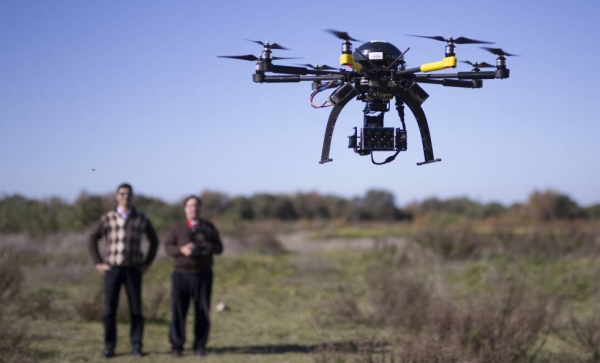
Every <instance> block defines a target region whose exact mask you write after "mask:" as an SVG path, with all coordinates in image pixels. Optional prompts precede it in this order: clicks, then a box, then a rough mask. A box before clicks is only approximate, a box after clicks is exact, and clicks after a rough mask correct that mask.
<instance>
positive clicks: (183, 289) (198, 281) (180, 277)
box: [169, 271, 213, 350]
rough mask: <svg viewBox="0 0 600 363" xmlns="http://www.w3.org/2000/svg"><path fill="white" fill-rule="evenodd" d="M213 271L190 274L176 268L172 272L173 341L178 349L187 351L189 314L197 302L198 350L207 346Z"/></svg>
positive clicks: (196, 339) (195, 326)
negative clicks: (184, 347) (186, 331)
mask: <svg viewBox="0 0 600 363" xmlns="http://www.w3.org/2000/svg"><path fill="white" fill-rule="evenodd" d="M212 283H213V274H212V271H206V272H204V273H201V274H188V273H183V272H177V271H174V272H173V274H172V275H171V325H170V328H169V341H170V342H171V347H172V348H173V349H175V350H183V346H184V344H185V317H186V315H187V312H188V308H189V306H190V300H191V301H192V303H193V304H194V312H195V316H196V319H195V321H194V345H193V347H194V349H198V348H203V347H204V346H206V343H207V342H208V332H209V330H210V317H209V313H210V295H211V292H212Z"/></svg>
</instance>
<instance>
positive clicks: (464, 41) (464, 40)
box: [408, 34, 494, 44]
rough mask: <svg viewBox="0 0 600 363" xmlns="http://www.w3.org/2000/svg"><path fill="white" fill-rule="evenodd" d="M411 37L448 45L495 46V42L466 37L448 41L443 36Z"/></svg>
mask: <svg viewBox="0 0 600 363" xmlns="http://www.w3.org/2000/svg"><path fill="white" fill-rule="evenodd" d="M408 35H409V36H411V37H419V38H427V39H433V40H439V41H441V42H446V43H454V44H494V42H486V41H483V40H475V39H470V38H465V37H458V38H456V39H454V38H452V36H450V38H448V39H446V38H444V37H442V36H439V35H438V36H427V35H412V34H408Z"/></svg>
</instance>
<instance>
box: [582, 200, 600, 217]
mask: <svg viewBox="0 0 600 363" xmlns="http://www.w3.org/2000/svg"><path fill="white" fill-rule="evenodd" d="M585 214H586V215H587V217H588V218H590V219H600V204H594V205H592V206H589V207H587V208H585Z"/></svg>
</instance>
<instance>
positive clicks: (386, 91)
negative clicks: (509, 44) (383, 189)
mask: <svg viewBox="0 0 600 363" xmlns="http://www.w3.org/2000/svg"><path fill="white" fill-rule="evenodd" d="M327 31H328V32H330V33H331V34H333V35H335V36H336V37H338V38H339V39H341V40H343V42H342V54H341V55H340V65H341V66H344V67H346V68H339V69H335V68H333V67H330V66H326V65H321V66H319V65H311V64H304V66H305V67H296V66H281V65H275V64H273V61H274V60H279V59H293V58H281V57H273V56H272V50H274V49H282V50H284V49H287V48H284V47H282V46H281V45H279V44H277V43H273V44H269V42H264V43H263V42H261V41H254V40H251V41H252V42H254V43H258V44H261V45H262V46H263V51H262V53H261V54H260V56H258V57H256V56H254V55H243V56H220V57H223V58H233V59H241V60H248V61H256V66H255V71H254V74H253V75H252V80H253V81H254V82H256V83H287V82H301V81H311V82H312V91H313V92H312V94H311V97H310V100H311V104H312V106H313V107H315V108H322V107H332V110H331V113H330V115H329V119H328V122H327V126H326V129H325V137H324V140H323V149H322V153H321V160H320V161H319V162H320V163H321V164H324V163H327V162H329V161H332V159H331V158H330V157H329V152H330V146H331V139H332V137H333V130H334V127H335V123H336V121H337V118H338V117H339V115H340V113H341V111H342V109H343V108H344V106H345V105H346V104H347V103H348V102H349V101H351V100H352V99H356V100H358V101H361V102H363V103H364V104H365V107H364V110H363V113H364V122H363V127H362V128H361V129H360V133H359V131H358V128H357V127H354V134H353V135H351V136H349V137H348V139H349V143H348V148H351V149H353V150H354V151H355V152H356V153H358V154H359V155H371V161H372V162H373V163H374V164H377V165H381V164H386V163H389V162H391V161H393V160H394V159H395V158H396V156H397V155H398V153H400V152H401V151H406V150H407V132H406V125H405V120H404V118H405V117H404V116H405V115H404V107H405V105H406V106H408V108H409V109H410V111H411V112H412V114H413V115H414V117H415V119H416V121H417V125H418V127H419V131H420V133H421V141H422V144H423V154H424V158H425V160H424V161H422V162H419V163H417V165H423V164H428V163H433V162H436V161H441V159H438V158H435V157H434V153H433V146H432V142H431V135H430V132H429V126H428V123H427V118H426V117H425V113H424V111H423V108H422V107H421V105H422V104H423V102H425V100H426V99H427V98H428V97H429V95H428V94H427V92H425V90H423V88H421V87H420V86H419V83H428V84H439V85H443V86H447V87H461V88H481V87H482V86H483V81H482V80H484V79H503V78H508V77H509V75H510V71H509V69H508V68H506V57H507V56H512V55H513V54H509V53H506V52H504V50H502V49H501V48H483V49H486V50H488V51H489V52H491V53H493V54H495V55H496V56H497V58H496V65H495V66H493V65H491V64H488V63H485V62H481V63H477V62H475V63H472V62H468V61H463V62H464V63H467V64H470V65H471V66H472V70H471V71H470V72H457V73H443V74H439V73H430V72H434V71H439V70H444V69H449V68H455V67H456V63H457V60H456V54H455V47H456V44H491V43H490V42H484V41H479V40H474V39H469V38H465V37H458V38H456V39H454V38H452V37H449V38H444V37H441V36H435V37H430V36H420V35H416V36H417V37H422V38H429V39H433V40H438V41H444V42H446V47H445V53H444V58H443V59H442V60H441V61H437V62H432V63H426V64H423V65H421V66H419V67H416V68H410V69H406V63H405V61H404V55H405V54H406V52H408V50H409V49H406V50H405V51H404V52H402V51H401V50H400V49H398V48H397V47H396V46H395V45H393V44H391V43H388V42H386V41H382V40H373V41H369V42H365V43H363V44H362V45H360V46H359V47H357V48H356V49H354V50H353V49H352V48H353V47H352V41H358V40H356V39H354V38H352V37H350V35H348V33H346V32H340V31H336V30H327ZM481 68H495V70H493V71H481ZM273 74H279V75H273ZM328 89H334V91H333V92H332V93H331V95H330V96H329V97H328V100H327V102H325V103H323V104H322V105H315V104H314V103H313V102H312V101H313V97H314V96H315V95H316V94H317V93H320V92H322V91H325V90H328ZM392 100H394V106H395V109H396V112H397V114H398V117H399V118H400V127H386V126H385V125H384V115H385V113H386V112H388V111H390V102H391V101H392ZM377 151H387V152H394V154H393V155H392V156H389V157H388V158H387V159H385V161H383V162H376V161H375V160H374V158H373V153H374V152H377Z"/></svg>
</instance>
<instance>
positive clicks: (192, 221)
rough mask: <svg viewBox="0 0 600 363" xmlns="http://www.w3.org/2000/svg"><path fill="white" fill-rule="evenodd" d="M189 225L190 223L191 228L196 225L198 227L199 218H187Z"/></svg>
mask: <svg viewBox="0 0 600 363" xmlns="http://www.w3.org/2000/svg"><path fill="white" fill-rule="evenodd" d="M187 225H188V227H190V229H194V227H196V226H197V225H198V220H197V219H187Z"/></svg>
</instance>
